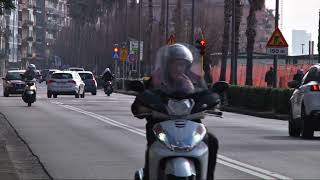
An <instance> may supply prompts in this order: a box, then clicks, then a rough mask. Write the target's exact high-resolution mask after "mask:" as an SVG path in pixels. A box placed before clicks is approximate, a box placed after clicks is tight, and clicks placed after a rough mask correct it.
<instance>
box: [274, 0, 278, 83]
mask: <svg viewBox="0 0 320 180" xmlns="http://www.w3.org/2000/svg"><path fill="white" fill-rule="evenodd" d="M274 24H275V29H277V28H278V27H279V0H276V17H275V23H274ZM273 70H274V80H273V87H274V88H277V85H278V55H275V56H274V58H273Z"/></svg>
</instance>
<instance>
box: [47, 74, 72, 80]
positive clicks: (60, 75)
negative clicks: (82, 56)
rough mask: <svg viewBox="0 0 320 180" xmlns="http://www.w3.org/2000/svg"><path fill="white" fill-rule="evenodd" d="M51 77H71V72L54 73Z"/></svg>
mask: <svg viewBox="0 0 320 180" xmlns="http://www.w3.org/2000/svg"><path fill="white" fill-rule="evenodd" d="M52 79H72V74H69V73H56V74H53V75H52Z"/></svg>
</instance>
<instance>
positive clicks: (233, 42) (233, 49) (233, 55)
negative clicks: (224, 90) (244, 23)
mask: <svg viewBox="0 0 320 180" xmlns="http://www.w3.org/2000/svg"><path fill="white" fill-rule="evenodd" d="M235 61H236V0H233V1H232V36H231V78H230V84H235V83H236V76H237V74H236V62H235Z"/></svg>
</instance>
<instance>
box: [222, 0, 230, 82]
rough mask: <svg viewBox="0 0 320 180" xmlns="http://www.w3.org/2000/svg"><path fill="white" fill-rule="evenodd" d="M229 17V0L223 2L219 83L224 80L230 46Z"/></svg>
mask: <svg viewBox="0 0 320 180" xmlns="http://www.w3.org/2000/svg"><path fill="white" fill-rule="evenodd" d="M230 17H231V0H224V32H223V43H222V59H221V71H220V81H225V80H226V70H227V60H228V52H229V45H230Z"/></svg>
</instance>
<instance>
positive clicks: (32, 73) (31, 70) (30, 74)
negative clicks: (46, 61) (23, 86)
mask: <svg viewBox="0 0 320 180" xmlns="http://www.w3.org/2000/svg"><path fill="white" fill-rule="evenodd" d="M37 76H38V75H37V72H36V66H35V65H34V64H29V66H28V67H27V69H26V72H25V73H24V74H23V77H24V79H25V80H34V79H36V78H37Z"/></svg>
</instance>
